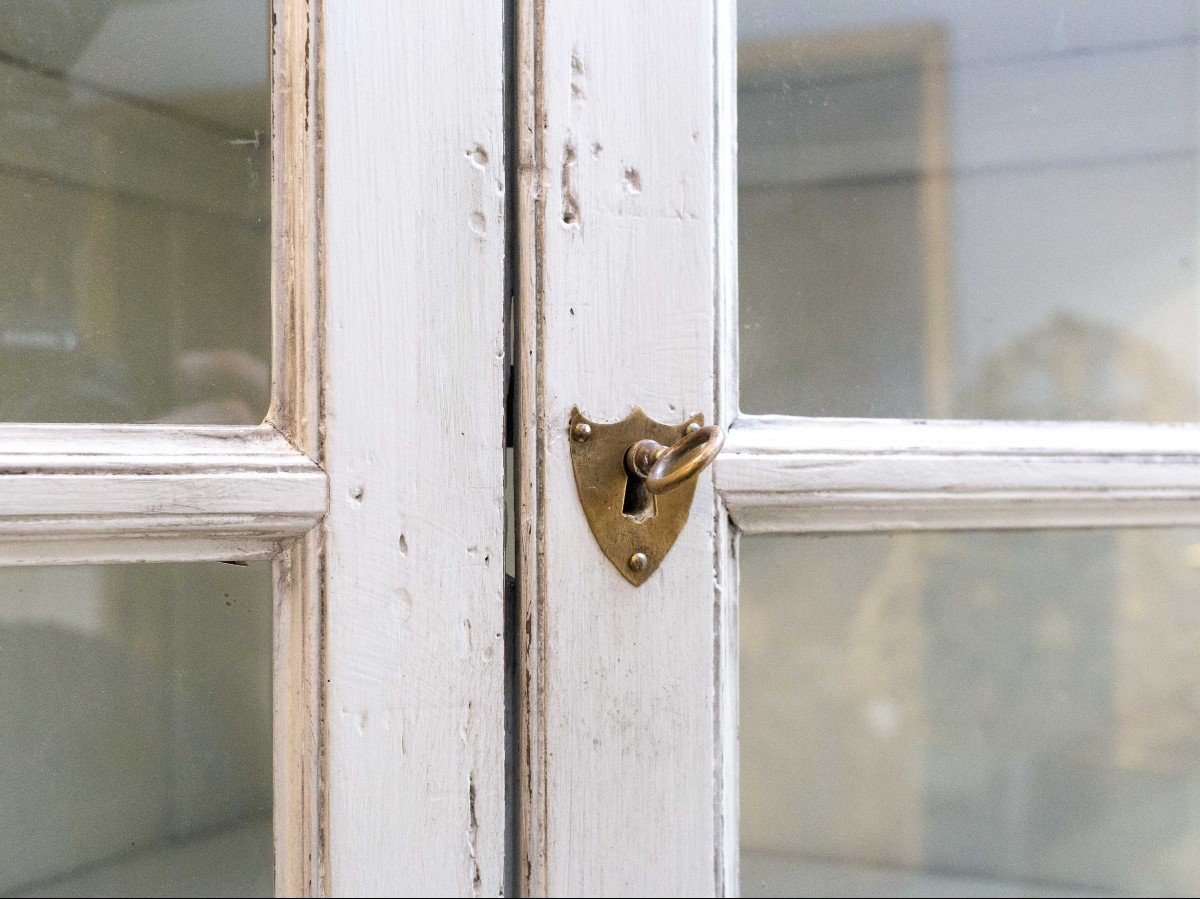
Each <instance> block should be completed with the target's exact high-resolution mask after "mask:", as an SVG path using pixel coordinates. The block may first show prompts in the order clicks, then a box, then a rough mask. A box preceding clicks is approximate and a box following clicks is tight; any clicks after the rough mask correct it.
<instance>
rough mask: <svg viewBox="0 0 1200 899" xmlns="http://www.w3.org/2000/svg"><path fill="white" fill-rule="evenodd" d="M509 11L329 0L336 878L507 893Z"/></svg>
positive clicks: (328, 357) (403, 891)
mask: <svg viewBox="0 0 1200 899" xmlns="http://www.w3.org/2000/svg"><path fill="white" fill-rule="evenodd" d="M502 13H503V4H501V3H498V2H493V3H477V2H467V0H455V2H442V3H422V4H409V3H394V2H388V0H361V2H355V3H343V2H337V3H334V2H329V3H326V5H325V8H324V15H325V19H324V26H323V27H324V54H325V56H324V59H325V65H324V74H325V84H324V90H325V106H324V108H325V145H324V146H325V175H326V177H325V210H326V218H325V229H324V233H325V247H326V257H325V316H326V334H327V336H326V344H325V358H324V365H325V378H324V381H325V388H324V417H325V442H324V452H323V456H322V461H323V464H324V466H325V469H326V471H327V472H328V474H329V481H330V511H329V516H328V518H327V521H326V527H325V532H326V559H325V574H324V589H325V603H324V615H325V620H324V629H325V634H326V639H327V643H326V648H325V656H324V666H325V667H324V678H325V680H326V683H327V693H326V697H325V709H326V710H325V720H324V726H325V728H326V730H327V746H326V758H325V769H326V776H327V778H328V783H327V785H326V793H327V795H326V797H325V801H326V803H327V808H328V820H327V829H328V835H327V839H328V846H327V847H326V848H327V852H328V862H327V864H328V878H329V889H330V890H331V891H332V892H333V893H334V894H336V895H345V896H378V895H389V896H402V895H492V896H495V895H498V894H499V893H500V892H501V890H502V888H503V883H502V879H503V875H502V858H503V848H504V847H503V842H504V696H503V665H504V659H503V656H504V649H503V639H502V628H503V622H502V609H503V586H504V555H503V554H504V497H503V463H504V439H503V422H504V408H503V403H504V396H503V383H504V377H503V375H504V372H503V366H504V306H505V292H504V268H503V265H504V219H503V182H504V169H503V159H504V146H503V137H504V123H503V85H504V46H503V44H504V34H503V29H502V24H503V22H502Z"/></svg>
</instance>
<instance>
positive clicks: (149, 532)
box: [0, 425, 326, 565]
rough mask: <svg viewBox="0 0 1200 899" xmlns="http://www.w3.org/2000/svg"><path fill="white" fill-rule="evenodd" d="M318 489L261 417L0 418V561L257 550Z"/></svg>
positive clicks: (316, 505)
mask: <svg viewBox="0 0 1200 899" xmlns="http://www.w3.org/2000/svg"><path fill="white" fill-rule="evenodd" d="M325 491H326V488H325V476H324V474H323V473H322V472H321V470H320V469H319V468H318V467H317V466H316V464H314V463H313V462H312V461H311V460H309V458H308V457H307V456H305V455H304V454H303V453H301V452H299V451H298V450H296V449H295V448H294V447H293V446H292V445H291V444H289V443H288V442H287V440H286V439H284V437H283V436H282V435H281V434H280V433H279V432H278V431H276V430H275V429H274V428H273V427H271V426H269V425H261V426H257V427H249V428H228V427H190V428H179V427H163V426H153V425H144V426H138V425H130V426H107V425H106V426H97V425H0V564H9V565H11V564H49V563H54V564H67V563H81V562H110V561H120V562H134V561H163V560H182V559H228V560H233V559H259V558H269V557H271V556H274V555H275V554H277V553H278V552H279V551H280V549H281V548H282V547H283V546H284V544H285V543H287V542H288V541H290V540H292V539H294V538H296V537H298V536H300V535H302V534H304V533H305V532H307V531H309V530H310V529H311V528H312V527H313V526H314V525H315V524H316V523H317V522H318V521H319V520H320V518H321V516H322V515H323V514H324V512H325Z"/></svg>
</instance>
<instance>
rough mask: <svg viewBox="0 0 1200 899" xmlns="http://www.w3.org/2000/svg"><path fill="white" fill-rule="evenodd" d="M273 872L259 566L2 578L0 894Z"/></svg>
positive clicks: (213, 885)
mask: <svg viewBox="0 0 1200 899" xmlns="http://www.w3.org/2000/svg"><path fill="white" fill-rule="evenodd" d="M272 876H273V875H272V851H271V574H270V565H268V564H266V563H261V564H255V565H251V566H246V567H243V566H233V565H223V564H220V563H216V562H211V563H191V564H172V565H121V566H80V567H54V568H0V893H3V894H4V895H28V896H41V895H44V896H75V895H79V896H85V895H86V896H250V895H255V896H259V895H261V896H268V895H271V893H272V891H273V883H272Z"/></svg>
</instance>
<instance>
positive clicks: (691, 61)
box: [517, 0, 732, 896]
mask: <svg viewBox="0 0 1200 899" xmlns="http://www.w3.org/2000/svg"><path fill="white" fill-rule="evenodd" d="M518 14H519V22H518V37H517V42H518V57H519V59H518V84H517V94H518V98H519V101H520V112H519V116H520V119H519V129H518V132H519V140H520V142H521V146H520V150H519V152H520V163H521V171H522V174H523V176H524V179H525V180H524V181H523V183H522V185H521V192H520V198H519V201H518V204H517V206H518V211H519V215H520V219H519V229H520V233H519V237H520V240H519V244H520V254H521V256H520V296H521V301H520V307H521V310H520V315H519V330H518V343H519V348H518V349H519V366H520V368H519V373H518V377H519V382H518V383H519V390H520V401H519V408H518V421H519V428H518V439H519V446H518V453H519V457H520V461H519V464H518V472H519V474H518V497H519V511H518V521H519V533H518V541H519V564H520V568H519V571H520V579H521V604H522V617H523V620H522V626H521V639H522V641H523V646H522V665H523V670H522V675H521V687H522V704H521V726H522V731H521V737H522V740H523V742H524V746H523V747H522V750H521V763H522V766H523V767H522V773H521V796H520V803H521V809H522V822H521V858H520V860H519V863H518V864H519V873H520V875H521V878H522V889H523V890H524V891H526V892H528V893H529V894H531V895H589V896H600V895H635V894H636V895H651V896H653V895H688V896H699V895H712V894H714V893H716V892H719V891H721V890H722V889H723V885H722V883H723V880H724V878H725V877H726V876H727V873H726V872H727V870H728V866H727V865H726V863H725V860H724V859H723V858H722V856H723V855H724V853H725V852H726V851H727V847H728V845H729V839H730V838H729V830H728V829H727V828H728V827H731V826H732V824H731V822H730V821H729V816H728V815H727V814H726V810H725V808H724V806H723V793H722V786H721V784H722V782H723V780H724V779H725V778H726V777H727V776H728V770H729V769H728V768H727V767H726V763H727V761H728V760H727V759H726V758H725V755H724V753H725V749H724V747H725V745H726V743H727V733H728V721H727V720H723V719H722V718H721V716H720V714H719V710H718V705H719V701H718V696H720V695H722V694H723V692H724V687H723V686H722V685H718V680H719V678H718V672H719V667H718V665H719V664H721V662H720V659H719V656H720V655H721V653H719V652H718V651H717V646H718V644H719V643H720V642H721V639H722V634H721V629H722V628H723V626H724V625H725V623H726V620H727V619H726V618H725V610H724V607H723V605H722V604H721V602H720V595H721V594H720V592H719V591H718V590H716V589H714V586H715V585H714V572H713V562H714V558H715V557H716V554H717V553H718V551H720V552H722V553H723V547H724V542H723V541H720V540H719V539H718V536H717V535H718V533H723V532H722V531H721V530H720V528H719V527H718V524H719V519H718V518H717V511H716V507H715V499H714V494H713V490H712V482H711V478H710V476H709V475H708V474H707V473H706V474H705V475H703V476H702V478H701V482H700V485H699V489H698V491H697V494H696V499H695V504H694V506H693V509H692V515H691V519H690V521H689V523H688V525H687V526H686V527H685V528H684V530H683V532H682V534H681V535H680V537H679V540H678V542H677V543H676V544H675V546H674V547H673V548H672V550H671V552H670V554H669V555H668V556H667V558H666V560H665V561H664V562H663V564H662V566H661V567H660V568H659V570H658V571H657V572H656V573H655V574H654V576H653V577H652V578H651V579H650V580H649V581H647V582H646V584H644V585H643V586H642V587H640V588H634V587H632V586H630V585H629V584H628V583H626V581H625V580H624V579H623V578H622V577H621V575H620V574H619V573H618V572H617V571H616V570H614V569H613V567H612V566H611V565H610V564H609V563H608V562H607V560H606V559H605V558H604V556H603V554H602V553H601V552H600V549H599V548H598V547H597V546H596V543H595V540H594V538H593V537H592V535H591V532H590V531H589V529H588V525H587V522H586V520H585V518H584V515H583V511H582V509H581V507H580V504H579V500H578V497H577V495H576V491H575V487H574V482H573V477H572V472H571V464H570V459H569V453H568V446H567V431H566V429H567V421H568V416H569V414H570V411H571V408H572V406H573V405H576V404H578V406H579V407H580V409H581V410H582V411H583V412H584V414H586V415H587V416H589V417H591V418H595V419H600V420H616V419H620V418H623V417H624V416H625V415H627V414H628V413H629V411H630V410H631V409H632V408H633V407H634V406H635V405H641V406H642V407H643V408H645V409H646V410H647V411H648V412H649V413H650V414H651V415H652V416H654V417H656V418H658V419H660V420H662V421H680V420H682V419H683V418H684V417H685V416H686V415H689V414H692V413H695V412H703V413H704V414H705V415H706V417H708V418H709V420H712V418H713V415H714V409H715V396H716V393H717V387H716V382H715V379H714V358H713V354H714V346H715V337H716V329H717V327H718V324H719V323H723V317H724V313H723V314H722V317H721V318H720V319H719V318H718V315H717V312H716V308H715V303H714V298H715V297H717V296H718V294H720V293H721V291H722V288H723V286H724V285H726V284H727V283H728V282H729V280H730V278H729V277H728V274H729V273H728V272H727V271H725V270H722V271H720V272H719V271H718V266H719V263H718V260H717V258H716V253H715V251H716V243H717V240H718V232H717V229H716V217H717V194H716V186H715V182H716V166H717V159H716V158H715V157H714V141H715V139H716V133H717V132H716V128H717V121H716V117H715V115H714V101H715V100H716V94H715V93H714V78H715V77H716V74H715V73H716V70H715V68H714V40H715V31H714V29H715V21H716V17H715V16H714V9H713V3H711V2H704V3H689V4H666V3H641V2H632V0H622V2H613V3H605V4H589V3H580V2H562V3H559V2H555V3H545V4H542V3H539V2H536V0H525V2H522V3H520V4H518ZM721 21H722V22H723V23H725V24H724V26H723V27H729V25H730V24H731V17H729V16H728V15H727V14H726V11H725V10H724V8H723V9H722V15H721ZM726 99H729V98H728V97H727V98H726ZM724 121H725V122H726V127H727V125H728V124H729V123H731V122H732V118H731V117H729V116H727V117H726V118H725V119H724ZM727 174H728V172H727ZM721 239H722V240H724V241H725V242H726V246H725V252H726V253H727V252H728V251H729V249H730V248H731V246H732V245H731V243H730V242H729V241H730V239H731V238H730V236H729V235H728V234H727V233H726V234H725V235H724V237H722V238H721ZM730 261H731V260H728V259H726V260H725V262H726V264H728V263H729V262H730ZM728 411H729V410H728V408H727V405H725V404H723V406H722V413H727V412H728ZM726 663H727V661H726Z"/></svg>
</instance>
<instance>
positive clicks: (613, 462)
mask: <svg viewBox="0 0 1200 899" xmlns="http://www.w3.org/2000/svg"><path fill="white" fill-rule="evenodd" d="M692 422H696V423H697V424H698V425H703V424H704V416H703V415H694V416H692V417H691V418H689V419H687V420H685V421H684V422H682V423H681V424H674V425H668V424H663V423H662V422H659V421H655V420H654V419H653V418H651V417H650V416H648V415H647V414H646V413H645V412H643V411H642V409H641V407H640V406H639V407H637V408H635V409H634V410H633V411H632V412H630V413H629V416H628V417H627V418H625V419H623V420H622V421H618V422H612V423H609V424H604V423H602V422H598V421H592V420H591V419H588V418H586V417H585V416H584V415H583V414H582V413H580V411H579V409H578V407H576V408H574V409H572V410H571V421H570V423H569V424H568V425H567V435H568V442H569V443H570V444H571V466H572V467H573V468H574V470H575V487H576V489H577V490H578V491H579V500H580V502H581V503H583V513H584V515H586V516H587V520H588V524H589V525H590V526H591V528H592V533H593V534H594V535H595V537H596V542H597V543H599V544H600V549H602V550H603V551H604V555H606V556H608V560H609V561H610V562H612V563H613V565H615V566H616V568H617V571H619V572H621V576H622V577H624V578H625V580H627V581H629V583H631V584H633V585H634V586H635V587H640V586H641V585H642V584H644V583H645V582H646V580H647V579H648V578H649V577H650V575H652V574H654V572H655V570H656V569H657V568H658V566H659V565H660V564H661V563H662V560H663V559H664V558H665V557H666V555H667V553H668V552H669V551H670V549H671V547H672V546H673V545H674V544H675V538H677V537H678V536H679V532H680V531H682V530H683V526H684V524H686V523H687V519H688V513H689V512H690V511H691V508H692V497H693V496H695V494H696V478H692V479H690V480H689V481H687V482H685V483H683V484H681V485H680V486H678V487H676V488H675V489H674V490H671V491H669V492H667V493H660V494H657V495H653V494H650V493H648V492H645V491H638V490H637V489H636V486H637V479H636V478H631V477H630V475H629V474H628V473H627V472H626V470H625V452H626V450H628V449H629V447H631V446H633V444H635V443H637V442H638V441H639V440H645V439H647V438H649V439H650V440H656V441H658V442H659V443H661V444H663V445H664V446H670V445H671V444H673V443H675V442H676V441H677V440H679V439H680V438H682V437H683V436H684V435H685V434H686V433H687V430H688V427H689V426H690V425H691V424H692ZM581 424H582V425H586V426H587V427H585V428H578V427H576V426H577V425H581ZM639 553H641V554H643V555H644V556H645V564H644V565H641V564H639V563H640V562H641V560H640V559H636V560H635V557H637V556H638V554H639Z"/></svg>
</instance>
